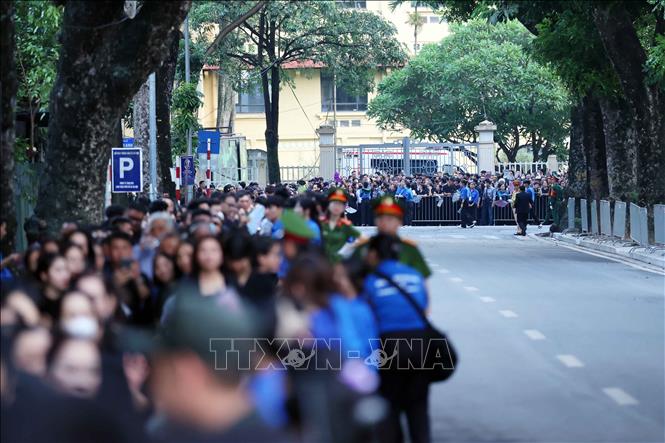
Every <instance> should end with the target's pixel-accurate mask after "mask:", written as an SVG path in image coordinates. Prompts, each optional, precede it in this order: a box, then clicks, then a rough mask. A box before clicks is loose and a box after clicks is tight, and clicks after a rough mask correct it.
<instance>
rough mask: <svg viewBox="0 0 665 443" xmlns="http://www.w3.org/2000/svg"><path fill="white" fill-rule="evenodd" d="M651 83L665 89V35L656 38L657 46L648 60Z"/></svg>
mask: <svg viewBox="0 0 665 443" xmlns="http://www.w3.org/2000/svg"><path fill="white" fill-rule="evenodd" d="M647 73H648V79H649V82H651V83H652V84H658V85H660V86H661V87H664V88H665V35H657V36H656V44H655V45H654V46H653V48H651V51H650V52H649V58H648V59H647Z"/></svg>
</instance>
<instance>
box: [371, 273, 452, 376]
mask: <svg viewBox="0 0 665 443" xmlns="http://www.w3.org/2000/svg"><path fill="white" fill-rule="evenodd" d="M374 273H375V274H376V275H378V276H379V277H381V278H383V279H384V280H386V281H387V282H388V283H389V284H390V285H391V286H393V287H394V288H395V289H397V290H398V291H399V292H400V293H401V294H402V295H403V296H404V298H405V299H406V300H407V301H408V302H409V304H410V305H411V306H412V307H413V309H414V310H415V311H416V312H417V313H418V315H419V316H420V318H421V319H422V321H423V323H425V329H423V330H420V331H418V332H417V334H416V335H417V336H418V338H421V339H422V340H423V348H422V349H423V352H422V353H423V354H424V355H421V358H422V362H421V366H420V369H421V370H423V371H426V374H427V375H428V377H429V380H430V382H439V381H444V380H447V379H448V378H449V377H450V376H451V375H453V372H455V366H456V365H457V352H455V348H454V347H453V345H452V343H451V342H450V340H449V339H448V337H447V336H446V334H445V333H443V332H441V331H439V330H438V329H437V328H435V327H434V325H432V323H431V322H430V321H429V319H428V318H427V316H426V315H425V312H424V310H423V309H421V308H420V306H419V305H418V303H417V302H416V300H415V299H414V298H413V296H412V295H411V294H409V292H408V291H407V290H406V289H404V288H402V287H401V286H400V285H399V284H397V283H396V282H395V281H394V280H393V279H392V278H390V277H389V276H387V275H386V274H384V273H382V272H379V271H374ZM409 332H411V333H412V334H408V335H409V336H410V338H414V334H413V332H414V331H409ZM398 335H399V334H398V333H396V334H390V338H393V339H394V338H396V337H397V336H398ZM382 338H384V337H382ZM394 349H397V351H398V352H401V350H402V349H403V348H402V347H399V348H394ZM385 351H386V354H387V355H391V354H392V353H393V352H391V351H390V350H385ZM407 352H408V350H407Z"/></svg>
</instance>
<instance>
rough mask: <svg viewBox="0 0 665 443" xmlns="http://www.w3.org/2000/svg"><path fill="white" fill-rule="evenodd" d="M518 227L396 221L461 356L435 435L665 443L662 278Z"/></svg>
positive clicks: (437, 404)
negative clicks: (426, 268) (418, 256)
mask: <svg viewBox="0 0 665 443" xmlns="http://www.w3.org/2000/svg"><path fill="white" fill-rule="evenodd" d="M533 231H535V232H537V229H533ZM513 232H514V228H510V227H476V228H474V229H459V228H454V227H442V228H439V227H431V228H430V227H414V228H410V227H409V228H403V232H402V235H403V236H405V237H407V238H411V239H413V240H415V241H416V242H417V243H418V244H419V246H420V247H421V249H422V251H423V253H424V255H425V257H426V259H427V260H428V262H429V263H430V266H431V267H432V270H433V271H434V275H433V276H432V277H431V278H430V281H429V287H430V294H431V318H432V320H433V322H434V323H435V324H436V325H437V326H439V327H440V328H441V329H443V330H445V331H446V332H447V333H448V334H449V337H450V339H451V340H452V341H453V343H454V345H455V346H456V348H457V350H458V354H459V357H460V361H459V364H458V367H457V373H456V374H455V375H454V376H453V378H451V379H450V380H449V381H448V382H445V383H439V384H436V385H433V388H432V389H431V391H430V396H431V397H430V413H431V418H432V434H433V440H434V441H441V442H444V441H445V442H518V441H519V442H663V441H664V440H665V406H664V404H665V355H664V354H665V320H664V319H665V309H664V301H665V277H664V276H663V275H659V274H656V273H653V272H648V271H646V270H643V269H638V268H636V267H631V266H629V265H626V264H624V263H617V262H615V261H611V260H608V259H606V258H601V257H596V256H593V255H588V254H585V253H582V252H578V251H575V250H571V249H569V248H565V247H563V246H557V245H555V244H553V243H549V242H546V241H543V240H538V239H535V238H531V237H525V238H521V237H520V238H517V237H515V236H513V235H512V234H513Z"/></svg>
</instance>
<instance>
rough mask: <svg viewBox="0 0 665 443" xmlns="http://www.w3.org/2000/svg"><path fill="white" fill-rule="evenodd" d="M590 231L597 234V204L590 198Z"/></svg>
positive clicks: (598, 231)
mask: <svg viewBox="0 0 665 443" xmlns="http://www.w3.org/2000/svg"><path fill="white" fill-rule="evenodd" d="M591 233H592V234H599V233H600V230H599V229H598V204H597V203H596V200H591Z"/></svg>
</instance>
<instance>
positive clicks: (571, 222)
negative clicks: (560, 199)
mask: <svg viewBox="0 0 665 443" xmlns="http://www.w3.org/2000/svg"><path fill="white" fill-rule="evenodd" d="M568 229H575V198H574V197H568Z"/></svg>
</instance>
